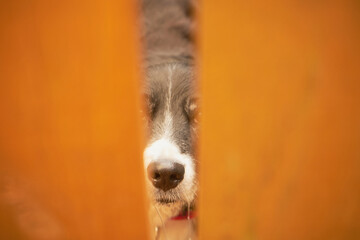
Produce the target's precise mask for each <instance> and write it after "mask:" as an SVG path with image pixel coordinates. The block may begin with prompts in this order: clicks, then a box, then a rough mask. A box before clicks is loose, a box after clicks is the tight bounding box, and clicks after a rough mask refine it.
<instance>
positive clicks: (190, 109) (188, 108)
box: [185, 98, 199, 123]
mask: <svg viewBox="0 0 360 240" xmlns="http://www.w3.org/2000/svg"><path fill="white" fill-rule="evenodd" d="M185 112H186V115H187V117H188V120H189V122H194V123H196V122H197V117H198V115H199V109H198V101H197V99H195V98H189V99H187V100H186V102H185Z"/></svg>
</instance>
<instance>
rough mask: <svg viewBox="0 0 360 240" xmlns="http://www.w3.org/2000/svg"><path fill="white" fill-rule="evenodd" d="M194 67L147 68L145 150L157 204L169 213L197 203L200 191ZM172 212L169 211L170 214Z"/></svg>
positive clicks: (152, 196)
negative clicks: (194, 202)
mask: <svg viewBox="0 0 360 240" xmlns="http://www.w3.org/2000/svg"><path fill="white" fill-rule="evenodd" d="M195 95H196V93H195V88H194V75H193V70H192V67H190V66H187V65H181V64H162V65H158V66H153V67H150V68H148V69H147V72H146V83H145V100H146V102H147V109H148V114H147V121H146V122H147V129H148V143H147V146H146V148H145V151H144V167H145V173H146V176H147V179H146V182H147V184H146V185H147V190H148V193H149V196H150V200H151V203H152V204H154V205H155V206H156V207H157V208H160V211H161V209H168V210H170V211H168V212H169V213H168V214H167V215H168V216H165V217H171V215H175V214H177V213H178V212H179V211H180V209H181V208H182V206H184V205H185V204H190V203H191V202H193V200H194V198H195V196H196V190H197V174H196V161H195V155H196V154H195V144H196V138H197V112H198V110H197V100H196V99H197V98H196V96H195ZM165 215H166V214H165Z"/></svg>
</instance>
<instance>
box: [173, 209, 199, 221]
mask: <svg viewBox="0 0 360 240" xmlns="http://www.w3.org/2000/svg"><path fill="white" fill-rule="evenodd" d="M194 217H196V214H195V211H190V213H189V214H188V213H187V211H183V212H181V213H180V214H179V215H177V216H175V217H172V218H171V220H187V219H193V218H194Z"/></svg>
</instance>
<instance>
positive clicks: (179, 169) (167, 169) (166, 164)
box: [147, 161, 185, 192]
mask: <svg viewBox="0 0 360 240" xmlns="http://www.w3.org/2000/svg"><path fill="white" fill-rule="evenodd" d="M147 173H148V178H149V180H150V181H151V182H152V184H153V185H154V186H155V187H156V188H160V189H162V190H164V192H166V191H168V190H170V189H172V188H175V187H176V186H177V185H178V184H179V183H180V182H181V181H182V180H183V179H184V173H185V168H184V166H183V165H181V164H179V163H174V162H170V161H156V162H152V163H150V164H149V166H148V168H147Z"/></svg>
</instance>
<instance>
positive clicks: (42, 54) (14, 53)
mask: <svg viewBox="0 0 360 240" xmlns="http://www.w3.org/2000/svg"><path fill="white" fill-rule="evenodd" d="M133 3H134V2H133V1H100V0H90V1H72V0H62V1H45V0H44V1H41V0H30V1H21V0H15V1H1V3H0V114H1V118H0V132H1V134H0V159H1V160H0V238H1V239H146V238H147V223H146V211H145V208H146V203H145V201H144V183H143V167H142V158H141V155H142V154H141V134H140V132H139V120H138V110H139V102H138V95H137V90H138V75H137V73H136V71H135V70H136V66H137V63H136V60H137V57H136V56H137V52H136V48H137V44H136V42H137V41H136V34H135V33H136V29H135V24H134V23H135V22H136V21H135V19H136V16H135V14H134V13H135V6H134V4H133ZM130 23H133V24H130Z"/></svg>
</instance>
